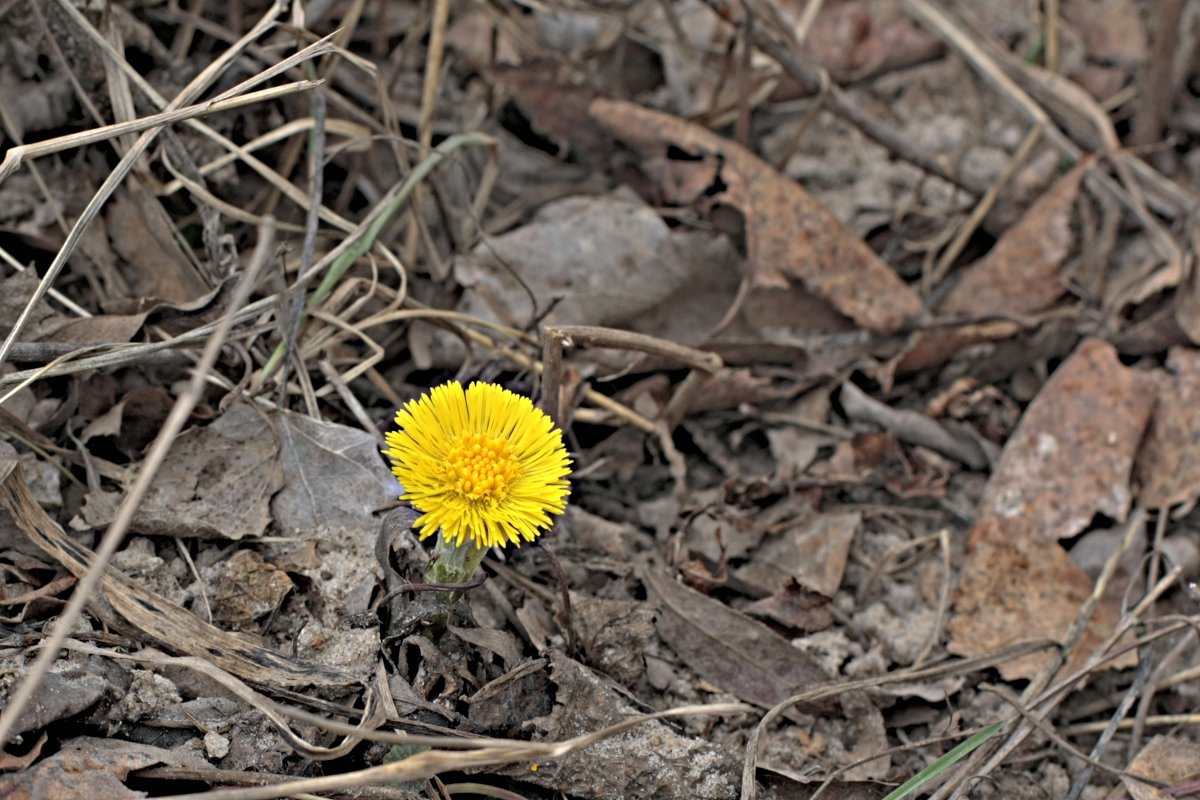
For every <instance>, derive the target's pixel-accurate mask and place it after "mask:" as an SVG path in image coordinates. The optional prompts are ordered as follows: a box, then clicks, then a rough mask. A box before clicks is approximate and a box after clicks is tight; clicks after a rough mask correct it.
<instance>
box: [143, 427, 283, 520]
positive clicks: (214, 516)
mask: <svg viewBox="0 0 1200 800" xmlns="http://www.w3.org/2000/svg"><path fill="white" fill-rule="evenodd" d="M267 420H268V417H267V416H266V415H265V414H263V413H260V412H259V411H256V410H255V409H254V407H253V406H250V405H247V404H237V405H233V406H231V407H230V408H229V409H228V410H227V411H226V412H225V413H224V414H222V415H221V416H220V418H218V419H217V420H216V421H215V422H213V423H212V424H211V425H207V426H205V427H196V428H191V429H189V430H187V431H184V432H183V433H182V434H180V436H179V438H178V439H176V440H175V444H174V445H173V446H172V447H171V453H170V456H169V457H168V458H167V460H166V462H165V463H164V464H163V467H162V469H161V470H160V471H159V473H158V475H157V476H156V477H155V480H154V483H152V484H151V486H150V491H149V492H148V493H147V495H146V499H145V500H144V501H143V502H142V504H141V506H140V507H139V508H138V510H137V514H136V516H135V517H134V523H133V527H134V529H135V530H138V531H141V532H142V533H149V534H159V535H164V536H185V537H192V536H195V537H200V538H221V539H234V540H237V539H243V538H247V537H251V538H253V537H258V536H261V535H262V534H263V531H265V530H266V528H267V526H268V525H269V524H270V523H271V514H270V502H271V497H272V495H274V494H275V493H276V492H277V491H279V489H280V487H282V486H283V473H282V471H281V469H280V465H279V443H278V441H277V440H276V438H275V434H274V433H273V432H272V430H271V427H270V425H268V424H267Z"/></svg>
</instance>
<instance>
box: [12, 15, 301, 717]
mask: <svg viewBox="0 0 1200 800" xmlns="http://www.w3.org/2000/svg"><path fill="white" fill-rule="evenodd" d="M68 5H69V4H68ZM284 5H285V4H284V3H283V2H281V1H280V0H276V2H275V3H274V4H273V6H272V7H271V9H269V11H268V13H267V14H266V15H264V16H263V17H262V19H260V20H259V22H258V24H256V25H255V26H254V27H253V28H252V29H251V30H250V31H249V32H248V33H247V34H246V35H245V36H243V37H242V38H241V39H240V40H239V41H238V43H237V44H236V45H235V46H233V47H231V48H229V49H228V50H226V51H225V52H224V53H222V54H221V56H220V57H219V58H217V59H215V60H214V61H213V63H212V64H210V65H209V67H208V68H207V69H205V70H204V71H203V72H201V73H200V75H198V76H196V78H195V79H193V80H192V82H191V83H189V84H188V85H187V86H186V87H184V88H183V89H182V90H181V91H180V92H179V94H178V95H176V97H175V99H174V100H172V101H171V102H170V103H169V104H168V105H167V109H166V110H167V111H174V110H177V109H179V108H180V107H183V106H185V105H186V104H188V103H189V102H191V101H192V100H193V99H195V98H196V97H198V96H199V95H200V94H201V93H202V92H203V91H204V90H205V89H207V88H208V87H209V86H210V85H211V84H212V83H213V81H215V80H216V79H217V77H218V76H219V75H220V74H221V72H222V70H223V69H224V68H225V66H226V65H227V64H228V63H229V62H231V61H232V60H233V59H234V58H235V57H236V56H237V54H238V53H239V52H240V51H241V50H242V49H243V48H244V47H246V46H248V45H249V44H250V42H252V41H254V40H255V39H257V38H258V37H259V36H261V35H262V34H263V33H264V32H266V31H267V30H269V29H270V28H271V27H272V26H273V25H274V20H275V18H276V17H277V16H278V15H279V13H281V12H282V10H283V6H284ZM89 27H90V26H89ZM225 95H228V92H226V93H225ZM160 131H161V128H151V129H150V130H147V131H145V132H143V133H142V135H141V136H139V137H138V139H137V141H136V142H134V144H133V146H132V147H131V148H130V150H129V152H128V153H126V154H125V155H124V156H122V158H121V160H120V162H119V163H118V164H117V166H116V167H115V168H114V169H113V171H112V172H111V173H109V175H108V176H107V177H106V178H105V180H104V183H103V184H101V186H100V188H99V189H98V190H97V191H96V194H95V195H93V196H92V198H91V200H89V201H88V204H87V206H86V207H85V208H84V210H83V212H82V213H81V214H80V215H79V219H78V220H76V221H75V224H74V225H73V226H72V227H71V232H70V233H69V234H68V235H67V239H66V241H65V242H64V243H63V245H62V247H61V248H59V251H58V253H57V254H56V255H55V257H54V260H53V261H52V262H51V264H50V266H49V267H47V268H46V273H45V275H43V276H42V280H41V282H40V283H39V284H38V288H37V290H36V291H35V292H34V294H33V297H31V298H30V299H29V303H28V304H27V305H26V306H25V310H24V311H23V312H22V313H21V316H20V317H19V318H18V319H17V321H16V322H15V323H14V324H13V326H12V330H11V331H9V334H8V337H7V338H6V339H5V340H4V344H3V345H2V346H0V365H3V364H4V362H5V361H6V360H7V359H8V354H9V352H10V351H11V350H12V346H13V344H14V343H15V342H16V341H17V339H18V338H19V337H20V335H21V332H22V331H23V330H24V328H25V325H26V324H27V323H28V322H29V319H30V317H31V316H32V314H33V311H34V309H35V308H36V307H37V305H38V303H40V302H41V300H42V298H43V297H44V296H45V295H46V291H47V290H48V289H49V288H50V287H51V285H53V283H54V281H55V279H56V278H57V277H58V273H59V272H60V271H61V270H62V268H63V266H65V265H66V263H67V259H68V258H69V257H70V255H71V254H72V253H73V252H74V250H75V247H76V245H78V243H79V240H80V238H81V237H82V236H83V229H84V228H85V227H87V225H88V224H89V223H90V222H91V221H92V220H93V219H94V218H95V216H96V215H97V214H98V213H100V208H101V206H103V205H104V203H105V202H106V201H107V200H108V198H109V196H110V195H112V193H113V192H114V191H116V188H117V186H119V185H120V184H121V182H122V181H123V180H125V177H126V176H127V175H128V174H129V171H130V170H132V169H133V165H134V164H136V163H137V161H138V159H140V158H141V157H142V155H143V154H144V153H145V152H146V150H147V148H149V147H150V144H151V142H153V141H154V140H155V138H156V137H157V136H158V133H159V132H160ZM0 730H2V728H0Z"/></svg>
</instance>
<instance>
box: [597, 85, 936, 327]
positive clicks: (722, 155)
mask: <svg viewBox="0 0 1200 800" xmlns="http://www.w3.org/2000/svg"><path fill="white" fill-rule="evenodd" d="M589 112H590V114H591V116H592V118H593V119H595V120H596V121H597V122H598V123H599V124H600V125H602V126H603V127H605V128H606V129H608V131H609V132H610V133H611V134H612V135H613V136H615V137H617V138H618V139H620V140H622V141H624V142H626V143H628V144H630V145H631V146H633V147H634V148H635V149H637V150H639V151H641V153H642V155H643V157H644V158H645V159H646V165H647V167H648V168H651V169H657V170H659V172H660V174H659V176H658V177H659V180H660V183H661V185H662V187H663V191H664V193H665V194H667V196H668V198H669V199H670V200H672V201H673V202H680V203H687V204H692V203H695V204H697V205H698V206H699V207H701V210H706V211H711V210H712V209H713V208H714V207H715V206H717V205H720V204H726V205H729V206H732V207H733V208H736V209H737V210H738V211H739V212H740V213H741V215H742V217H743V218H744V221H745V228H746V250H747V254H748V257H749V265H750V277H751V282H752V284H753V285H754V286H772V287H779V288H783V287H786V286H788V284H789V283H790V282H791V281H798V282H800V283H801V284H802V285H803V286H804V288H805V289H807V290H808V291H809V292H811V293H812V294H814V295H816V296H817V297H819V298H821V299H822V300H823V301H825V302H826V303H828V304H829V305H831V306H833V307H834V308H835V309H837V310H838V311H839V312H841V313H842V314H844V315H846V316H848V317H850V318H851V319H853V320H854V321H855V322H857V323H859V324H860V325H861V326H863V327H865V328H868V329H870V330H873V331H878V332H882V333H892V332H894V331H896V330H898V329H900V328H901V327H903V326H904V325H905V324H906V323H908V322H910V321H912V320H915V319H916V318H917V317H919V316H920V315H921V314H922V312H923V305H922V303H921V299H920V297H918V296H917V294H916V292H915V291H913V289H912V288H911V287H909V286H908V285H907V284H906V283H904V282H903V281H902V280H900V278H899V277H898V276H897V275H896V273H895V272H893V271H892V269H891V268H890V267H889V266H888V265H887V264H885V263H884V262H883V261H882V260H881V259H880V258H879V257H878V256H877V255H876V254H875V253H874V252H873V251H872V250H871V249H870V248H869V247H867V245H866V244H864V243H863V242H862V241H861V240H859V239H858V238H857V237H855V236H854V235H853V234H851V233H850V232H849V231H848V230H847V229H846V228H845V226H843V225H842V224H841V222H839V221H838V219H837V218H836V217H834V216H833V214H831V213H830V212H829V210H828V209H826V208H825V207H824V206H822V205H821V204H820V203H818V202H817V201H816V200H815V199H814V198H813V197H812V196H811V195H810V194H808V192H806V191H804V189H802V188H801V187H800V186H799V185H798V184H796V183H795V182H794V181H792V180H790V179H788V178H787V177H785V176H783V175H781V174H780V173H779V172H778V171H777V170H775V169H774V168H772V167H771V166H770V165H769V164H767V163H766V162H764V161H762V160H761V159H759V158H758V157H756V156H755V155H754V154H753V153H751V152H750V151H748V150H746V149H745V148H743V147H741V146H739V145H737V144H735V143H733V142H731V141H729V140H727V139H724V138H722V137H720V136H717V135H716V134H715V133H713V132H711V131H709V130H707V129H705V128H702V127H700V126H698V125H694V124H692V123H689V122H686V121H684V120H682V119H679V118H678V117H673V116H670V115H668V114H663V113H661V112H659V111H653V110H651V109H648V108H643V107H641V106H637V105H634V104H632V103H626V102H623V101H617V100H606V99H597V100H593V101H592V103H591V105H590V106H589Z"/></svg>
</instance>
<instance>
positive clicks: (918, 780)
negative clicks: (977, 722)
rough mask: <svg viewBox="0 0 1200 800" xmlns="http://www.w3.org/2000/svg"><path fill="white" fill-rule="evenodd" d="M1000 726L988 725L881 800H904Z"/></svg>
mask: <svg viewBox="0 0 1200 800" xmlns="http://www.w3.org/2000/svg"><path fill="white" fill-rule="evenodd" d="M1002 724H1003V723H1001V722H993V723H992V724H991V725H988V726H987V727H986V728H984V729H983V730H981V731H980V732H979V733H977V734H975V735H974V736H972V737H971V738H970V739H967V740H966V741H965V742H963V743H962V744H960V745H958V746H957V747H955V748H954V749H953V750H951V751H950V752H949V753H946V755H944V756H942V757H941V758H939V759H938V760H937V761H935V762H933V763H932V764H930V765H929V766H928V767H926V768H925V769H923V770H921V771H920V772H918V773H917V774H916V775H914V776H912V777H911V778H909V779H908V780H906V781H905V782H904V783H902V784H900V786H898V787H896V789H895V790H894V791H892V792H891V793H890V794H888V796H887V797H885V798H883V800H904V798H905V797H908V796H909V795H910V794H912V793H913V792H915V791H916V790H917V789H919V788H921V786H923V785H924V784H926V783H928V782H929V781H931V780H933V779H934V778H936V777H937V776H938V775H941V774H942V773H943V772H945V771H946V770H948V769H950V767H952V766H954V765H955V764H956V763H958V762H959V761H961V760H962V759H963V758H965V757H966V756H967V755H969V754H970V753H971V751H972V750H974V749H975V748H977V747H979V745H981V744H983V743H984V742H986V741H987V740H988V739H990V738H992V737H993V736H995V734H996V731H998V730H1000V726H1001V725H1002Z"/></svg>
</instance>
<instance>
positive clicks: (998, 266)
mask: <svg viewBox="0 0 1200 800" xmlns="http://www.w3.org/2000/svg"><path fill="white" fill-rule="evenodd" d="M1091 164H1092V159H1086V158H1085V159H1083V160H1081V161H1080V162H1079V163H1078V164H1077V165H1075V168H1074V169H1072V170H1071V171H1070V172H1068V173H1067V174H1066V175H1065V176H1063V177H1062V178H1061V179H1060V180H1059V181H1058V183H1056V184H1054V186H1053V187H1051V188H1050V190H1049V191H1048V192H1046V193H1045V194H1043V195H1042V196H1041V197H1040V198H1038V200H1037V202H1036V203H1034V204H1033V205H1032V206H1031V207H1030V208H1029V210H1028V211H1026V212H1025V215H1024V216H1023V217H1021V220H1020V221H1019V222H1018V223H1017V224H1016V225H1014V226H1013V227H1012V228H1010V229H1009V230H1008V231H1006V232H1005V234H1004V235H1003V236H1002V237H1000V241H998V242H996V245H995V246H994V247H993V248H992V249H991V250H990V251H988V254H987V255H986V256H984V257H983V258H981V259H979V260H978V261H976V262H975V263H974V264H971V265H970V266H969V267H967V268H966V269H965V270H964V272H963V276H962V279H961V280H960V281H959V282H958V285H957V286H955V287H954V289H953V291H951V292H950V294H949V295H948V296H947V297H946V300H945V302H944V303H942V306H941V309H940V311H941V312H942V313H943V314H946V315H948V316H952V317H959V318H969V317H988V316H1018V317H1019V316H1022V315H1025V314H1029V313H1032V312H1034V311H1039V310H1041V309H1043V308H1046V307H1047V306H1049V305H1050V304H1051V303H1053V302H1054V301H1055V300H1056V299H1058V297H1059V296H1060V295H1061V294H1062V292H1063V286H1062V279H1061V278H1060V276H1059V269H1060V268H1061V266H1062V262H1063V259H1065V258H1066V257H1067V252H1068V250H1069V248H1070V246H1071V240H1072V235H1071V208H1072V207H1073V206H1074V204H1075V198H1076V197H1078V196H1079V185H1080V182H1081V181H1082V180H1083V174H1084V172H1085V171H1086V170H1087V168H1088V167H1089V166H1091Z"/></svg>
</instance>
